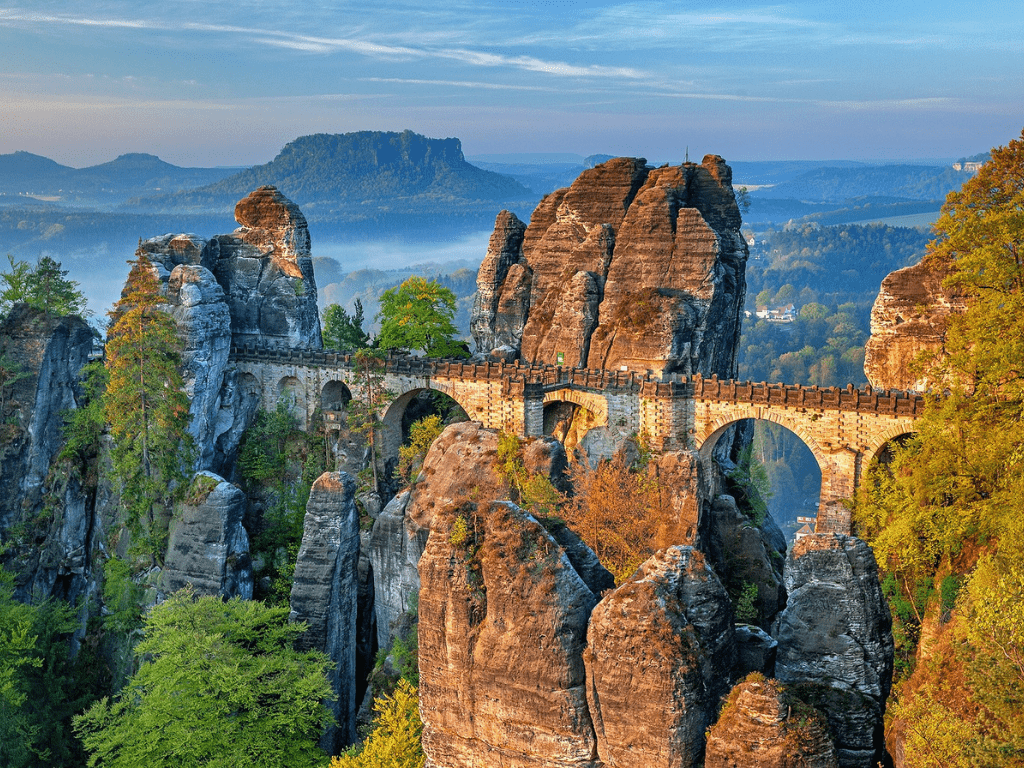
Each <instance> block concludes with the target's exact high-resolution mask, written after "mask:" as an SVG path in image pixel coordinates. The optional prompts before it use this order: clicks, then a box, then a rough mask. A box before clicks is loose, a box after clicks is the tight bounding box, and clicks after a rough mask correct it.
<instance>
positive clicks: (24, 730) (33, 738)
mask: <svg viewBox="0 0 1024 768" xmlns="http://www.w3.org/2000/svg"><path fill="white" fill-rule="evenodd" d="M75 614H76V610H75V608H74V607H72V606H70V605H67V604H65V603H60V602H58V601H54V600H47V601H45V602H42V603H39V604H35V605H30V604H23V603H20V602H17V601H16V600H15V599H14V594H13V584H12V579H11V577H10V575H9V574H8V573H6V572H5V571H2V570H0V765H3V766H5V768H23V767H25V768H28V766H33V767H36V766H39V767H43V766H53V767H54V768H60V767H61V766H68V765H73V764H80V763H82V762H83V761H84V755H83V754H82V752H81V745H80V744H79V743H78V741H77V739H75V738H74V736H73V735H72V733H71V717H72V715H73V714H76V713H78V712H80V711H82V709H84V708H85V707H86V706H88V705H89V704H90V703H92V702H93V701H94V700H95V698H96V695H95V691H96V690H98V689H99V688H100V687H102V684H103V681H102V677H103V668H102V664H101V663H98V662H97V660H96V659H95V658H94V656H93V654H92V653H91V650H90V649H89V648H83V649H81V650H80V651H79V653H78V656H77V657H76V658H74V659H72V658H71V655H70V652H69V638H70V634H71V632H72V631H73V630H74V629H75V627H76V624H77V622H76V620H75Z"/></svg>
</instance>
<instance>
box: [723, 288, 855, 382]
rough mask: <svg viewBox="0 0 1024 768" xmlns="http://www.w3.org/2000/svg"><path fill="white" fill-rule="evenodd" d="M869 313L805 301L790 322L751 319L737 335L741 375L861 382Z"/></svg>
mask: <svg viewBox="0 0 1024 768" xmlns="http://www.w3.org/2000/svg"><path fill="white" fill-rule="evenodd" d="M867 328H868V312H867V310H866V308H863V307H862V308H860V309H858V308H857V307H856V306H855V305H854V304H852V303H847V304H841V305H839V306H831V307H826V306H825V305H823V304H818V303H810V304H805V305H804V306H803V307H802V308H801V309H800V312H799V314H798V315H797V317H796V319H795V320H794V321H793V322H790V323H775V322H769V321H768V320H761V319H758V320H754V319H753V318H750V319H748V320H747V322H746V323H745V324H744V330H743V334H742V336H741V337H740V355H739V358H740V363H739V374H738V376H739V378H740V379H741V380H744V381H768V382H783V383H785V384H804V385H811V384H814V385H817V386H819V387H836V386H845V385H846V384H856V385H861V384H863V383H864V342H865V341H867V337H868V333H867Z"/></svg>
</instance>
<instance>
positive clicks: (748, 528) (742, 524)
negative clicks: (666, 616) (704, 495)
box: [712, 495, 786, 628]
mask: <svg viewBox="0 0 1024 768" xmlns="http://www.w3.org/2000/svg"><path fill="white" fill-rule="evenodd" d="M712 509H713V515H712V521H713V522H712V526H713V528H714V534H715V539H716V541H715V544H716V550H717V551H718V552H720V553H721V558H722V560H723V562H722V563H720V564H719V563H716V567H717V570H718V572H719V573H720V574H721V575H722V578H723V579H725V581H726V584H727V585H728V588H729V591H730V592H731V593H732V594H734V595H737V594H739V593H740V592H741V591H742V589H743V588H744V587H746V586H747V585H750V584H753V585H754V586H756V587H757V600H756V601H755V607H756V608H757V617H756V619H754V623H756V624H758V625H760V626H762V627H764V628H769V627H771V625H772V621H773V620H774V619H775V616H776V614H778V612H779V611H780V610H781V609H782V607H783V606H784V605H785V604H786V588H785V587H784V586H783V579H782V572H783V563H784V557H785V551H786V543H785V538H782V534H781V532H779V538H781V542H779V541H778V540H776V538H775V537H774V536H773V533H774V532H775V531H778V528H777V526H775V524H774V521H771V517H770V516H768V515H767V513H765V519H764V522H763V523H762V525H761V526H758V525H756V524H755V522H754V521H753V520H751V518H749V517H747V516H746V515H745V514H743V512H741V511H740V510H739V508H738V507H737V506H736V500H735V499H734V498H733V497H732V496H729V495H721V496H718V497H717V498H715V500H714V503H713V505H712ZM767 523H770V525H766V524H767ZM780 544H781V549H779V548H777V547H778V546H779V545H780Z"/></svg>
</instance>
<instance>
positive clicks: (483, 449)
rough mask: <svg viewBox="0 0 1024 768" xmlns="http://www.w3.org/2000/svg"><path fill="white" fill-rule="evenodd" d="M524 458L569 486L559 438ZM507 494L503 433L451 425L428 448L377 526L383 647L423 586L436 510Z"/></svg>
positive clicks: (543, 441)
mask: <svg viewBox="0 0 1024 768" xmlns="http://www.w3.org/2000/svg"><path fill="white" fill-rule="evenodd" d="M523 462H524V466H525V467H526V468H527V470H528V471H530V472H533V473H541V474H544V475H546V476H547V477H548V478H549V479H551V481H552V483H553V484H554V485H555V486H556V487H561V486H564V483H565V478H564V471H565V467H566V459H565V451H564V449H563V448H562V446H561V444H559V443H558V442H557V441H555V440H553V439H551V438H540V439H537V440H534V441H532V442H529V443H527V444H526V445H524V446H523ZM508 497H509V487H508V480H507V479H506V478H505V476H504V475H503V474H502V472H501V471H500V469H499V467H498V433H497V432H495V431H494V430H492V429H485V428H484V427H481V426H480V424H478V423H476V422H472V421H464V422H461V423H458V424H452V425H451V426H449V427H447V428H446V429H445V430H444V432H442V433H441V435H440V436H439V437H438V438H437V440H435V441H434V444H433V445H432V446H431V447H430V450H429V451H428V452H427V455H426V457H425V458H424V460H423V466H422V469H421V470H420V480H419V481H418V482H417V483H416V484H415V486H413V487H412V489H411V490H409V491H408V492H402V493H399V494H398V495H397V496H396V497H395V498H393V499H392V500H391V501H390V502H389V503H388V504H387V506H386V507H385V508H384V510H383V511H382V512H381V514H380V515H379V516H378V517H377V520H376V521H375V522H374V524H373V531H372V533H371V536H370V552H369V554H370V561H371V563H372V565H373V586H374V595H375V600H376V606H377V608H376V614H377V637H378V643H379V645H380V647H381V648H387V647H388V646H390V644H391V641H392V640H393V639H394V631H395V627H396V626H397V622H398V621H399V619H400V618H401V616H402V614H403V613H404V612H405V611H406V609H407V608H408V606H409V600H410V598H411V597H412V596H413V595H415V594H416V592H417V590H418V589H419V586H420V582H419V574H418V571H417V564H418V563H419V560H420V556H421V555H422V554H423V550H424V548H425V547H426V545H427V536H428V535H429V534H430V529H431V525H432V522H433V519H434V515H435V513H436V512H437V511H438V510H439V509H444V508H445V507H448V506H450V505H452V504H459V503H461V502H463V501H467V500H470V499H474V500H488V501H490V500H500V499H507V498H508ZM602 570H603V569H602Z"/></svg>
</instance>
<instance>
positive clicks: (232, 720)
mask: <svg viewBox="0 0 1024 768" xmlns="http://www.w3.org/2000/svg"><path fill="white" fill-rule="evenodd" d="M304 631H305V625H303V624H290V623H289V622H288V609H287V608H285V607H282V608H270V607H267V606H265V605H264V604H263V603H260V602H257V601H244V600H240V599H232V600H228V601H223V600H221V599H220V598H219V597H216V596H210V597H200V598H196V597H195V596H194V595H193V594H192V593H191V592H190V591H188V590H182V591H181V592H178V593H176V594H174V595H172V596H171V597H170V598H169V599H168V600H167V601H166V602H164V603H162V604H160V605H157V606H154V607H153V609H152V610H151V611H150V612H149V613H148V614H147V616H146V621H145V630H144V632H145V639H144V640H143V641H142V642H141V643H139V645H138V647H137V648H136V653H137V654H138V656H139V657H140V659H141V660H142V661H143V663H142V665H141V667H140V668H139V670H138V672H136V673H135V675H133V676H132V678H131V680H130V681H129V683H128V685H127V686H126V687H125V689H124V690H123V691H122V692H121V693H120V694H119V695H118V696H117V698H116V699H115V700H114V701H110V700H108V699H103V700H101V701H99V702H97V703H96V704H94V705H93V706H92V707H91V708H90V709H89V710H88V711H87V712H86V713H85V714H84V715H82V716H81V717H78V718H76V719H75V728H76V730H77V732H78V733H79V734H80V736H81V738H82V740H83V742H84V743H85V746H86V749H88V751H89V752H90V754H91V756H90V759H89V765H90V766H95V765H102V766H109V768H118V767H119V766H122V767H123V768H137V767H138V766H150V767H151V768H159V767H160V766H167V768H182V767H184V768H191V767H193V766H237V765H251V766H266V767H267V768H271V767H274V768H276V767H278V766H280V768H286V767H287V768H301V766H317V765H320V764H322V761H323V754H322V753H321V752H320V751H319V749H318V748H317V739H318V737H319V734H320V731H321V729H322V727H323V726H324V725H325V724H326V723H327V722H328V721H329V720H330V713H329V712H328V710H327V709H326V707H324V705H323V700H324V699H328V698H330V696H331V689H330V685H329V683H328V681H327V676H326V673H327V670H328V669H329V667H330V662H329V661H328V659H327V657H326V656H324V655H323V654H322V653H318V652H315V651H307V652H299V651H296V650H295V649H294V643H295V640H296V638H298V636H299V635H301V634H302V633H303V632H304Z"/></svg>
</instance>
